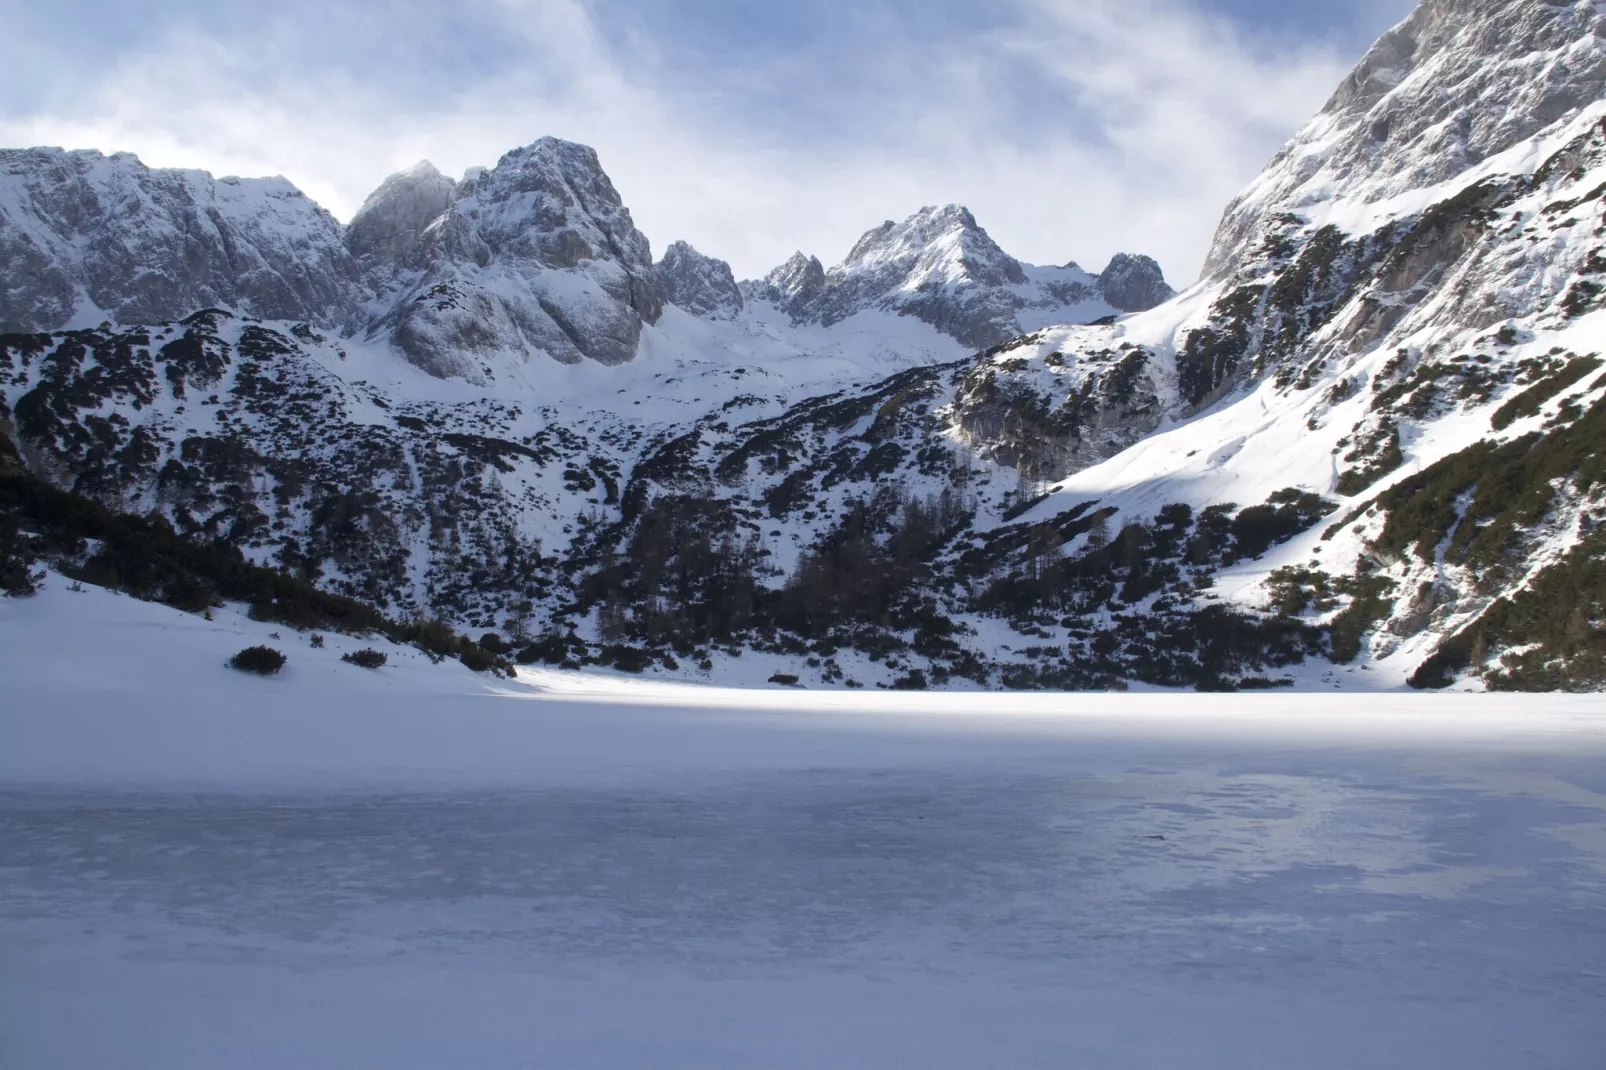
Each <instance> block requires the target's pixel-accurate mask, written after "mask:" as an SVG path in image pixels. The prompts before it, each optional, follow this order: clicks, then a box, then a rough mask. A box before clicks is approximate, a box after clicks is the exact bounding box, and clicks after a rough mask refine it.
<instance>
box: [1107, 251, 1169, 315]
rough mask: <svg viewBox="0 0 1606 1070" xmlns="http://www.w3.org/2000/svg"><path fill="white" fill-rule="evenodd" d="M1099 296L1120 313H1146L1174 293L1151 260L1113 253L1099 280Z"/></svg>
mask: <svg viewBox="0 0 1606 1070" xmlns="http://www.w3.org/2000/svg"><path fill="white" fill-rule="evenodd" d="M1099 293H1100V294H1101V295H1102V296H1103V298H1104V300H1106V301H1108V302H1109V303H1110V304H1112V305H1114V306H1115V307H1116V308H1118V309H1120V310H1121V311H1122V312H1147V311H1148V310H1149V309H1151V308H1154V307H1156V306H1158V305H1162V304H1164V303H1165V302H1167V301H1169V300H1170V299H1171V297H1172V295H1173V294H1174V293H1175V291H1173V290H1172V289H1171V287H1170V286H1168V285H1166V281H1165V273H1164V272H1163V271H1161V270H1160V265H1159V264H1157V263H1156V262H1155V261H1154V260H1153V259H1152V258H1150V257H1147V256H1132V255H1131V254H1129V253H1116V254H1115V256H1113V257H1111V258H1110V263H1109V266H1108V267H1106V268H1105V269H1104V273H1103V274H1101V275H1100V276H1099Z"/></svg>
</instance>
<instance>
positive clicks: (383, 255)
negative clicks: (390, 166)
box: [346, 160, 457, 268]
mask: <svg viewBox="0 0 1606 1070" xmlns="http://www.w3.org/2000/svg"><path fill="white" fill-rule="evenodd" d="M456 186H457V183H456V182H454V181H452V179H450V178H448V177H447V176H445V175H443V174H441V173H440V172H439V171H438V170H436V169H435V165H434V164H432V163H430V162H429V161H428V160H421V161H419V162H418V163H416V164H414V165H413V166H412V167H411V168H409V169H408V170H406V171H398V172H396V173H395V174H393V175H391V176H390V177H389V178H387V179H385V181H384V182H382V183H380V186H379V188H378V189H376V190H374V192H373V193H371V194H369V196H368V199H367V200H365V201H363V204H362V207H361V208H359V209H358V210H357V214H356V215H354V216H352V217H351V222H350V223H349V224H347V226H346V248H347V249H349V250H351V255H352V256H354V257H356V258H357V260H358V261H359V262H361V263H362V264H364V265H365V266H370V267H371V266H380V265H383V266H388V267H392V268H394V267H396V266H398V265H400V264H401V263H402V261H403V259H404V258H405V257H406V255H407V253H408V251H409V250H411V249H412V248H413V246H414V245H415V244H417V242H418V240H419V238H420V237H421V236H422V235H423V233H424V231H425V229H426V228H428V227H429V225H430V224H431V223H433V222H434V221H435V220H437V219H439V218H440V216H441V213H443V212H445V211H446V206H447V205H448V204H449V203H450V202H451V199H452V191H453V190H454V189H455V188H456Z"/></svg>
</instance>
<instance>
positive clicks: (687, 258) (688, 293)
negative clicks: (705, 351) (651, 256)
mask: <svg viewBox="0 0 1606 1070" xmlns="http://www.w3.org/2000/svg"><path fill="white" fill-rule="evenodd" d="M657 271H658V279H659V281H660V282H662V283H663V287H664V294H665V296H666V297H667V298H668V299H669V301H670V303H671V304H674V305H677V306H679V307H680V308H682V309H685V310H686V311H687V312H690V313H691V314H692V315H694V316H703V317H705V318H708V319H730V318H731V317H733V316H735V315H736V314H737V313H739V312H741V310H742V291H741V287H739V286H738V285H737V284H736V276H735V275H734V274H733V273H732V272H731V266H730V265H729V264H727V263H726V262H725V261H723V260H715V259H714V258H713V257H711V256H704V255H703V254H702V253H699V252H698V251H697V250H696V249H694V248H692V246H691V245H690V244H688V243H687V242H683V241H677V242H675V243H674V244H673V245H671V246H670V247H669V248H668V249H665V250H664V255H663V258H662V259H661V260H659V261H658V264H657Z"/></svg>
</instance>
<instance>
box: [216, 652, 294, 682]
mask: <svg viewBox="0 0 1606 1070" xmlns="http://www.w3.org/2000/svg"><path fill="white" fill-rule="evenodd" d="M284 662H285V657H284V655H283V654H281V653H279V652H278V651H277V650H275V649H273V648H272V647H271V646H248V647H246V648H245V649H244V650H242V651H240V652H239V653H238V654H236V655H234V657H232V658H230V659H229V668H231V669H238V670H240V671H241V672H254V673H256V674H257V675H258V676H272V675H273V674H274V673H276V672H278V671H279V670H280V669H282V668H284Z"/></svg>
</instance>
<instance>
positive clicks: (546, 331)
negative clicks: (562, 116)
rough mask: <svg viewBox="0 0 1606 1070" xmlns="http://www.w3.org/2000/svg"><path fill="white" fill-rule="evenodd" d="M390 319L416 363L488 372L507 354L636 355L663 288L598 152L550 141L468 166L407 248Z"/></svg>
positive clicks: (621, 358)
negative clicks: (404, 274)
mask: <svg viewBox="0 0 1606 1070" xmlns="http://www.w3.org/2000/svg"><path fill="white" fill-rule="evenodd" d="M406 259H407V266H408V267H410V268H412V269H413V270H414V271H415V272H416V274H415V275H414V276H413V277H411V278H410V279H409V280H408V281H409V292H408V294H407V295H406V296H405V297H404V299H403V301H402V303H401V304H400V305H399V306H398V307H397V308H396V310H395V311H394V312H392V313H391V314H390V315H389V316H388V317H387V319H386V321H385V322H386V324H387V325H388V326H389V327H390V328H391V330H392V337H393V338H394V339H395V341H396V343H397V344H398V345H399V346H400V347H401V349H402V351H403V352H404V353H405V354H406V355H407V356H408V358H409V359H410V360H412V361H413V362H414V363H415V364H417V365H419V366H420V367H422V368H424V369H425V370H427V371H429V372H431V373H432V374H437V375H464V376H467V377H469V378H475V379H478V378H481V377H482V376H483V373H484V371H485V370H486V369H487V368H490V367H492V366H493V365H494V364H495V363H497V362H498V361H499V360H508V361H512V362H514V363H515V364H518V363H523V362H525V361H528V360H531V359H535V358H536V357H538V356H545V357H550V358H552V359H555V360H558V361H560V362H562V363H566V364H572V363H577V362H579V361H581V360H595V361H598V362H600V363H603V364H621V363H624V362H625V361H628V360H630V359H632V358H633V357H634V356H635V352H636V343H637V341H638V340H639V339H640V336H641V328H642V324H643V323H653V322H656V321H657V319H658V317H659V315H660V314H661V313H662V311H663V306H664V289H663V284H662V282H661V281H660V280H659V277H658V273H657V272H656V271H655V270H654V267H653V262H652V249H651V246H650V245H649V243H648V241H647V238H646V235H644V234H642V233H641V232H640V231H639V230H637V229H636V226H635V223H634V222H633V221H632V219H631V217H630V211H629V209H627V208H626V207H625V206H624V202H623V200H622V199H621V198H620V196H619V193H618V191H617V190H616V189H615V188H614V186H613V183H612V181H610V180H609V178H608V175H607V173H606V172H605V171H603V169H602V164H601V162H600V160H599V159H598V158H597V154H596V151H595V150H593V149H591V148H589V147H587V146H585V145H577V144H575V143H573V142H569V141H562V140H559V139H557V138H550V137H548V138H542V139H540V140H539V141H536V142H534V143H532V144H530V145H526V146H524V147H523V148H519V149H514V150H513V151H511V152H509V153H507V154H506V155H504V156H503V157H502V158H501V160H499V161H498V162H497V165H496V166H495V167H493V168H489V169H487V170H477V171H471V172H469V173H468V174H466V175H465V176H464V178H463V181H461V182H459V183H457V185H456V186H455V188H454V189H453V190H452V192H451V196H450V199H449V202H448V204H447V206H446V210H445V212H444V213H443V214H442V215H441V217H440V221H439V222H438V223H437V224H436V225H434V226H431V227H429V228H428V229H427V230H425V231H424V232H423V234H422V236H421V238H420V240H419V241H418V242H417V243H416V244H415V245H414V247H413V248H412V249H411V250H410V252H409V253H408V254H407V258H406Z"/></svg>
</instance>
